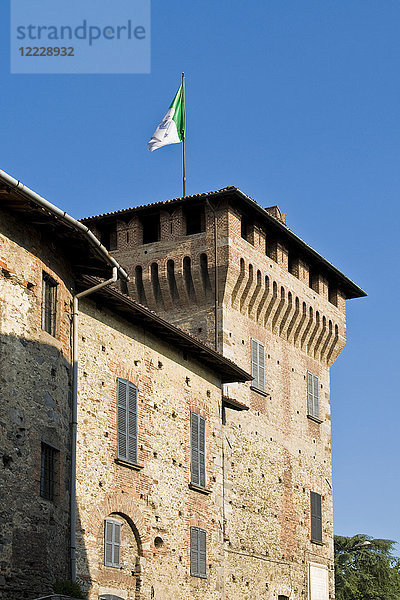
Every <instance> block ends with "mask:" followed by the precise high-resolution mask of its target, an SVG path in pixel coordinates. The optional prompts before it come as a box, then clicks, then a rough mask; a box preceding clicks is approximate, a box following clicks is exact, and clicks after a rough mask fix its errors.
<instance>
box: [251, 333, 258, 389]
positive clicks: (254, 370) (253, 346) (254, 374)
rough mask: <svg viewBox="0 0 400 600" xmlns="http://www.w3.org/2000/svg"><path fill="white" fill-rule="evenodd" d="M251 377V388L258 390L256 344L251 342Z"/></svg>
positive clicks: (254, 341)
mask: <svg viewBox="0 0 400 600" xmlns="http://www.w3.org/2000/svg"><path fill="white" fill-rule="evenodd" d="M251 376H252V377H253V381H252V384H251V385H252V386H253V387H255V388H258V342H257V341H256V340H251Z"/></svg>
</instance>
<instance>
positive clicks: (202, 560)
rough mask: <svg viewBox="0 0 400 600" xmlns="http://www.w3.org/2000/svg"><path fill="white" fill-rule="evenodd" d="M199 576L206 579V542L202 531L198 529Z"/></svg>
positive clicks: (204, 533)
mask: <svg viewBox="0 0 400 600" xmlns="http://www.w3.org/2000/svg"><path fill="white" fill-rule="evenodd" d="M198 572H199V576H200V577H207V541H206V532H205V531H204V529H199V571H198Z"/></svg>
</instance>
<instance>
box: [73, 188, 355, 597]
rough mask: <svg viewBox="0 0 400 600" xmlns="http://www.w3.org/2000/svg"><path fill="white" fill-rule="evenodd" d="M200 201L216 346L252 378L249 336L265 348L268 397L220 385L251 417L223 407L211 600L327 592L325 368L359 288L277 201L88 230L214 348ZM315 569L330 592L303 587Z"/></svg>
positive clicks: (174, 211)
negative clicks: (316, 519) (215, 588)
mask: <svg viewBox="0 0 400 600" xmlns="http://www.w3.org/2000/svg"><path fill="white" fill-rule="evenodd" d="M242 196H243V195H242ZM207 200H208V202H207ZM209 202H211V203H212V204H213V208H214V210H215V211H216V219H217V265H218V271H217V280H218V305H217V314H218V319H217V330H218V348H219V350H220V351H221V352H223V354H224V355H225V356H227V357H229V358H231V359H232V360H234V361H235V362H236V363H237V364H239V365H240V366H241V367H242V368H245V369H247V370H250V369H251V339H255V340H258V341H259V342H261V343H262V344H263V345H264V348H265V389H264V390H263V392H260V391H257V390H255V389H254V388H252V386H251V384H247V385H239V386H238V385H229V386H225V389H224V395H225V396H226V397H230V398H232V397H233V398H236V399H237V400H238V401H240V402H241V403H243V404H245V405H247V406H248V407H249V410H248V411H247V412H239V413H233V411H228V414H227V415H226V417H225V425H224V427H223V434H222V440H221V443H222V452H223V455H224V460H223V465H222V470H223V473H222V477H223V481H224V486H223V492H222V501H223V539H224V547H223V556H224V560H223V570H224V586H223V591H221V596H220V597H221V598H225V599H226V600H228V599H229V600H238V599H239V598H240V599H245V600H250V599H253V598H260V599H261V598H263V599H266V600H267V599H268V600H272V599H274V600H277V599H278V597H279V598H280V600H281V597H283V599H286V597H287V598H290V599H302V598H306V597H310V598H312V599H314V598H318V600H319V599H320V598H321V599H324V600H325V598H326V599H327V598H328V595H329V598H334V580H333V523H332V513H333V510H332V477H331V423H330V390H329V387H330V384H329V368H330V366H331V365H332V364H333V362H334V361H335V359H336V358H337V356H338V355H339V353H340V352H341V350H342V349H343V347H344V345H345V341H346V322H345V299H346V298H347V297H357V296H362V295H364V293H363V292H362V290H359V288H357V289H355V288H356V286H354V284H352V282H350V281H349V280H348V279H347V278H345V277H344V276H343V275H341V274H340V273H339V272H338V271H337V270H335V269H334V268H333V267H332V265H329V263H327V262H326V261H324V259H322V258H321V257H319V256H318V255H316V253H315V252H314V251H313V250H312V249H310V248H309V247H307V246H306V245H305V244H304V243H303V242H301V240H298V239H295V240H294V239H293V235H292V234H291V232H290V231H289V230H287V229H286V227H285V223H286V221H285V216H284V215H281V213H280V211H279V209H278V208H277V207H272V208H270V209H267V211H266V212H265V211H262V210H260V209H259V207H254V206H253V204H255V203H254V202H244V201H243V200H242V198H241V197H240V194H239V195H238V194H237V193H236V191H235V190H232V191H231V190H230V189H227V190H222V192H220V193H215V194H210V195H209V197H208V199H207V196H206V195H199V196H194V197H190V198H187V199H178V200H177V201H171V202H165V203H159V204H155V205H150V206H148V207H145V206H143V207H139V208H138V209H126V210H123V211H120V212H117V213H115V214H113V213H110V214H109V215H102V216H100V217H95V218H90V219H86V220H85V223H86V224H87V225H88V226H89V227H90V228H91V229H92V230H93V231H94V232H96V234H97V235H99V236H102V239H103V240H104V242H105V243H108V244H109V247H110V249H111V250H112V252H113V255H114V256H115V257H116V258H117V259H118V260H119V261H120V262H121V263H122V264H123V265H124V266H125V268H126V269H127V270H128V272H129V273H130V275H131V278H132V279H131V282H130V284H129V288H128V290H127V291H129V294H130V295H131V296H132V297H133V298H135V299H136V300H138V301H139V302H142V303H144V304H146V305H148V306H149V307H150V308H151V309H152V310H155V311H157V312H158V313H159V314H161V315H162V316H164V317H165V318H166V319H168V320H170V321H171V322H173V323H175V324H176V325H178V326H179V327H182V328H183V329H185V330H186V331H188V332H191V333H192V334H193V335H195V336H197V337H199V338H201V339H203V340H204V341H205V342H206V343H208V344H210V345H212V344H213V343H214V337H215V329H214V324H215V303H214V300H215V298H214V295H215V285H214V278H215V249H214V241H215V240H214V223H213V214H214V213H213V211H212V210H211V207H210V204H209ZM151 221H153V226H151ZM154 224H155V225H154ZM196 229H197V230H196ZM352 286H353V287H352ZM308 372H310V373H312V374H314V375H316V376H317V377H318V386H319V404H320V406H319V416H318V419H316V418H312V416H310V415H309V414H308V412H309V411H308V406H307V373H308ZM311 492H315V493H317V494H319V495H320V496H321V504H322V542H321V543H316V542H315V541H311V509H310V493H311ZM313 565H314V567H313ZM318 566H321V567H326V568H327V570H328V573H329V590H326V591H325V592H324V591H323V590H322V591H321V590H320V591H319V592H317V587H318V585H319V584H318V583H317V582H316V583H315V589H314V590H313V591H311V588H310V577H309V572H310V568H311V569H312V568H315V569H316V570H317V571H318ZM318 593H319V594H321V595H320V596H318ZM161 597H162V596H161Z"/></svg>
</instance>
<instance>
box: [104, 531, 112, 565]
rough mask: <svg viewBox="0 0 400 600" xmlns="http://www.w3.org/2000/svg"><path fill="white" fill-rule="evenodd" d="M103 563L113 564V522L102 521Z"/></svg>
mask: <svg viewBox="0 0 400 600" xmlns="http://www.w3.org/2000/svg"><path fill="white" fill-rule="evenodd" d="M104 564H105V565H106V567H112V566H113V522H112V521H104Z"/></svg>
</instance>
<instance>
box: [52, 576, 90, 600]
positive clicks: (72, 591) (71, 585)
mask: <svg viewBox="0 0 400 600" xmlns="http://www.w3.org/2000/svg"><path fill="white" fill-rule="evenodd" d="M53 591H54V593H55V594H61V595H64V596H70V597H71V598H76V599H77V600H85V598H86V596H85V594H84V593H83V592H82V590H81V587H80V585H79V583H77V582H76V581H69V580H59V579H57V581H56V582H55V584H54V585H53Z"/></svg>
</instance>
